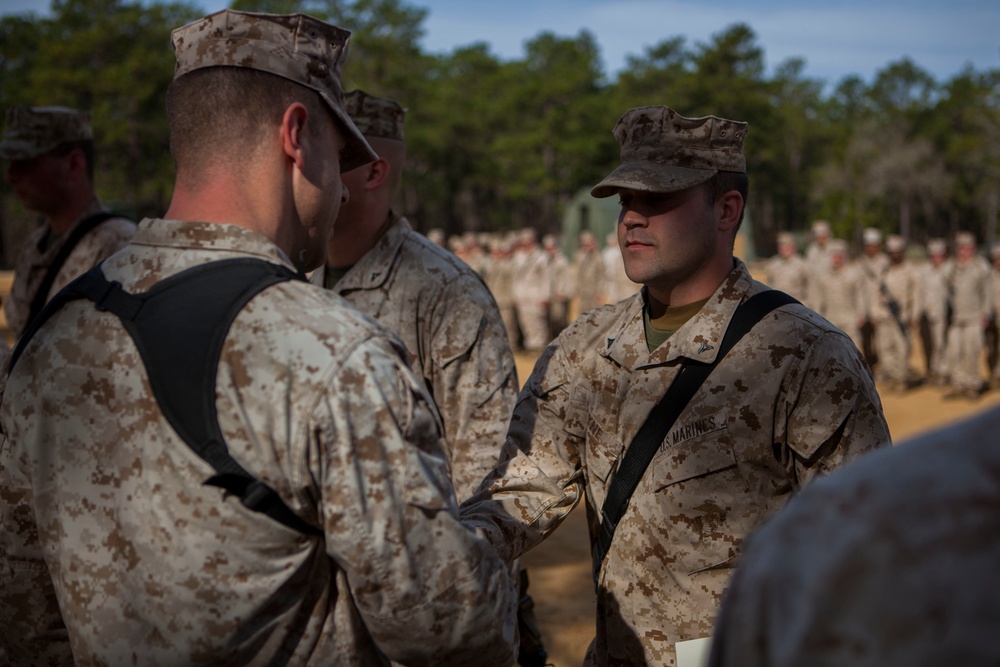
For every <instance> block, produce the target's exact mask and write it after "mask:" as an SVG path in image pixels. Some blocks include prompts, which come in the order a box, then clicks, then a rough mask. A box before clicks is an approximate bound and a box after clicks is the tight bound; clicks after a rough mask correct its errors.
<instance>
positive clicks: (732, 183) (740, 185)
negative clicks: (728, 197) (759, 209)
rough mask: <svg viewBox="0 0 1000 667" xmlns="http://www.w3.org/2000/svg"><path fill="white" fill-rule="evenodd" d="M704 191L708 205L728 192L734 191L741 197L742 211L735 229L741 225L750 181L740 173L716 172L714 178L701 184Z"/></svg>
mask: <svg viewBox="0 0 1000 667" xmlns="http://www.w3.org/2000/svg"><path fill="white" fill-rule="evenodd" d="M702 187H703V188H704V189H705V199H707V200H708V203H709V204H714V203H715V201H716V200H717V199H718V198H719V197H721V196H722V195H724V194H726V193H727V192H729V191H730V190H736V191H737V192H739V193H740V196H742V197H743V210H742V211H740V220H739V222H738V223H737V224H736V229H737V230H738V229H739V228H740V225H742V224H743V213H744V212H745V211H746V210H747V198H748V197H749V195H750V179H749V178H748V177H747V175H746V174H745V173H744V172H742V171H717V172H715V176H712V178H710V179H708V180H707V181H705V182H704V183H702Z"/></svg>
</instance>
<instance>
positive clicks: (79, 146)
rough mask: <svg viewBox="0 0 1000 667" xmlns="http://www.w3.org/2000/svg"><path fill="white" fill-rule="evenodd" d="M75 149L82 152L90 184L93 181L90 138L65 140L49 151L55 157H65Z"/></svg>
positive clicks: (91, 143) (92, 158)
mask: <svg viewBox="0 0 1000 667" xmlns="http://www.w3.org/2000/svg"><path fill="white" fill-rule="evenodd" d="M75 150H79V151H81V152H82V153H83V157H84V159H86V160H87V180H88V181H90V183H91V184H93V182H94V142H93V140H92V139H81V140H79V141H67V142H64V143H61V144H59V145H58V146H56V147H55V148H53V149H52V150H51V151H49V153H51V154H52V155H55V156H57V157H66V156H67V155H69V154H70V153H72V152H73V151H75Z"/></svg>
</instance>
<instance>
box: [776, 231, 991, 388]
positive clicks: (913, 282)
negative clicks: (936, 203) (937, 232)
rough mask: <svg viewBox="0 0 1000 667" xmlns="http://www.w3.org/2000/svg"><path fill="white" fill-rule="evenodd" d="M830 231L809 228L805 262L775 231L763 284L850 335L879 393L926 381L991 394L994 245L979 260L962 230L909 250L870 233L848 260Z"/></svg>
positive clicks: (793, 243)
mask: <svg viewBox="0 0 1000 667" xmlns="http://www.w3.org/2000/svg"><path fill="white" fill-rule="evenodd" d="M829 229H830V228H829V225H828V224H827V223H826V222H825V221H817V222H816V223H814V224H813V228H812V240H811V241H810V242H809V244H808V246H807V247H806V251H805V257H804V258H803V256H802V255H800V254H799V252H798V242H797V240H796V238H795V236H794V235H792V234H789V233H782V234H779V236H778V250H779V252H778V254H777V255H775V256H774V257H772V258H770V259H768V260H765V261H764V262H762V263H761V265H760V268H759V270H760V272H761V279H762V280H764V281H765V282H767V283H768V284H769V285H770V286H772V287H774V288H775V289H781V290H782V291H785V292H788V293H789V294H791V295H792V296H795V297H796V298H798V299H799V300H800V301H802V302H803V303H805V304H806V305H809V306H810V307H812V308H814V309H816V310H817V311H818V312H819V313H820V314H822V315H823V316H824V317H826V318H827V319H829V320H830V321H831V322H832V323H834V324H835V325H837V327H839V328H840V329H841V330H843V331H844V332H845V333H847V334H848V335H849V336H850V337H851V338H852V340H854V342H855V344H856V345H857V346H858V348H859V349H861V350H862V351H863V352H864V353H865V357H866V359H867V360H868V362H869V364H870V365H871V366H872V368H873V369H874V370H875V375H876V378H877V379H878V381H879V382H880V385H881V386H882V387H883V388H884V389H885V390H888V391H891V392H895V393H904V392H906V391H907V390H909V389H911V388H913V387H915V386H917V385H920V384H930V385H933V386H939V387H945V388H946V392H945V394H944V396H945V397H946V398H967V399H975V398H977V397H978V396H979V395H980V394H981V393H982V392H983V391H985V390H986V389H990V388H995V387H997V385H998V380H1000V364H998V363H997V360H998V354H997V345H998V340H1000V337H998V335H997V320H998V313H1000V243H995V244H993V245H992V247H990V248H989V252H988V253H981V252H980V251H979V246H978V244H977V241H976V237H975V235H973V234H972V233H971V232H959V233H958V234H956V235H955V237H954V238H952V239H943V238H932V239H929V240H928V241H927V243H926V245H924V246H913V245H911V244H908V243H907V242H906V240H905V239H903V238H902V237H901V236H899V235H897V234H890V235H888V236H885V237H884V238H883V234H882V232H881V231H879V230H878V229H874V228H868V229H865V230H864V233H863V236H862V239H863V244H862V248H861V250H860V252H859V253H857V255H856V256H854V257H853V258H852V256H851V253H850V248H849V246H848V244H847V242H845V241H843V240H841V239H835V238H831V236H830V233H829ZM915 352H919V354H915Z"/></svg>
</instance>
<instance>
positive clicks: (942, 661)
mask: <svg viewBox="0 0 1000 667" xmlns="http://www.w3.org/2000/svg"><path fill="white" fill-rule="evenodd" d="M998 429H1000V411H997V410H996V409H994V410H991V411H989V412H986V413H984V414H982V415H980V416H977V417H974V418H972V419H969V420H967V421H965V422H963V423H960V424H957V425H954V426H950V427H947V428H945V429H942V430H939V431H936V432H934V433H931V434H928V435H925V436H922V437H919V438H917V439H914V440H911V441H909V442H906V443H904V444H903V445H902V446H899V447H895V448H893V449H890V450H886V451H881V452H877V453H875V454H873V455H871V456H870V457H865V458H864V459H862V460H861V461H858V462H857V463H854V464H851V465H850V466H848V467H846V468H845V469H843V470H840V471H837V472H836V473H834V474H833V475H831V476H830V477H827V478H825V479H821V480H818V481H817V482H816V483H815V484H812V485H810V486H809V488H807V489H806V490H805V491H803V492H802V494H801V495H799V496H798V497H796V498H794V499H792V501H791V502H790V503H789V505H788V506H787V507H786V508H785V509H784V510H782V511H781V512H779V513H778V515H777V516H775V517H774V519H773V520H772V521H770V522H768V523H767V524H766V525H765V526H764V527H763V528H762V529H761V530H760V532H759V533H757V534H755V535H753V536H751V537H750V539H748V540H747V543H746V544H747V548H746V550H745V552H744V557H743V559H742V560H741V561H740V565H739V568H738V569H737V571H736V575H735V576H734V578H733V583H732V585H731V586H730V588H729V590H728V591H727V593H726V599H725V601H724V603H723V607H722V611H721V612H720V616H719V624H718V626H717V628H716V642H715V644H714V646H713V652H712V657H711V659H710V661H709V665H710V667H801V666H802V665H809V666H811V667H844V666H846V665H850V666H851V667H939V666H940V665H962V666H963V667H993V666H994V665H998V664H1000V642H998V641H997V634H996V629H997V627H1000V597H998V596H997V591H998V590H1000V568H998V567H997V563H1000V540H998V539H997V535H998V533H1000V524H998V516H1000V514H998V512H997V507H998V506H1000V484H997V480H996V470H998V469H1000V448H998V447H997V446H996V434H997V431H998Z"/></svg>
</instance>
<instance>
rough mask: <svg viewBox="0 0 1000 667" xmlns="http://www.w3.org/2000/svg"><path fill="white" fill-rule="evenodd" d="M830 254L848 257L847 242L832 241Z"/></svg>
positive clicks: (840, 240) (841, 240)
mask: <svg viewBox="0 0 1000 667" xmlns="http://www.w3.org/2000/svg"><path fill="white" fill-rule="evenodd" d="M829 247H830V254H831V255H840V256H842V257H847V241H845V240H843V239H831V240H830V246H829Z"/></svg>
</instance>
